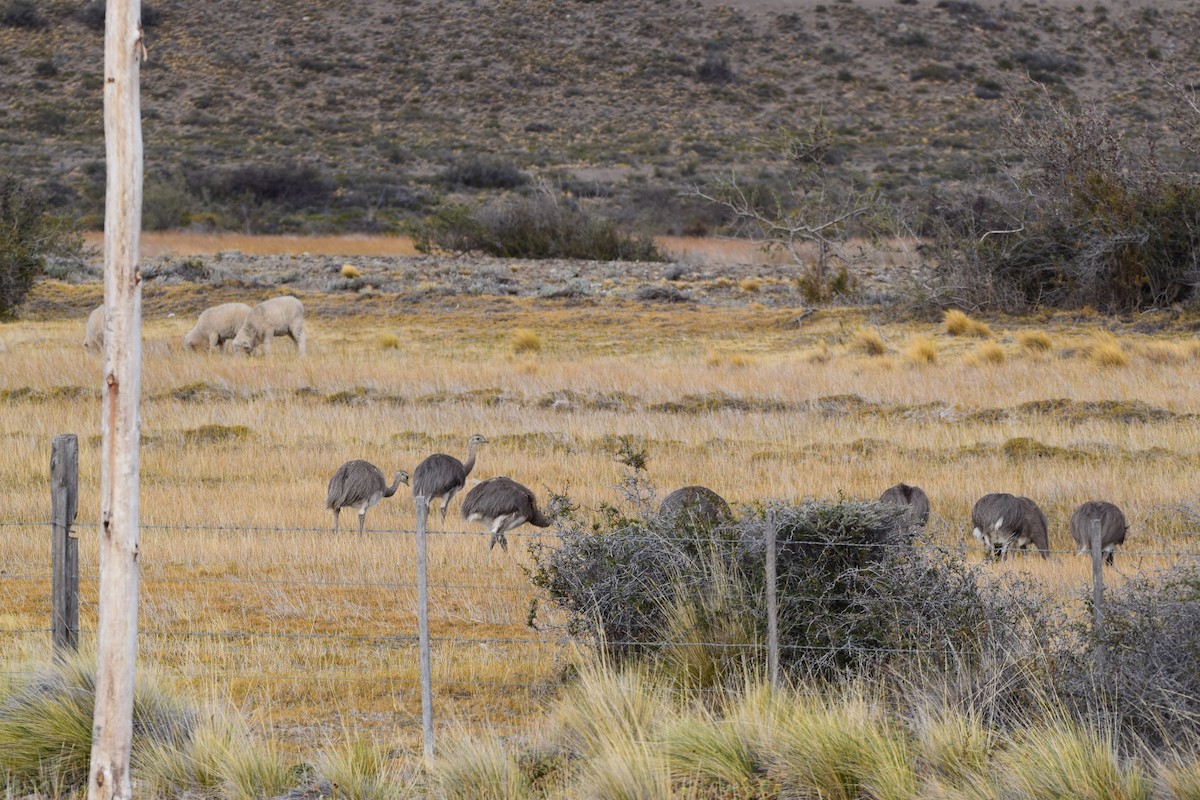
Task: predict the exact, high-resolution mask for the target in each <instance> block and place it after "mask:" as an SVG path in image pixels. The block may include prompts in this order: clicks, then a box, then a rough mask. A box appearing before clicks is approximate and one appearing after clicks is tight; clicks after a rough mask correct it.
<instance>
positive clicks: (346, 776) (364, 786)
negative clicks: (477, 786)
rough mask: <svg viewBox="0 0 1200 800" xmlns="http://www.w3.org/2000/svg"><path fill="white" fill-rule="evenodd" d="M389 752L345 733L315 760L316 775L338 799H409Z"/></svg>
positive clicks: (372, 742)
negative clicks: (328, 785)
mask: <svg viewBox="0 0 1200 800" xmlns="http://www.w3.org/2000/svg"><path fill="white" fill-rule="evenodd" d="M390 750H391V748H390V747H386V746H384V745H383V744H381V743H380V742H378V741H376V740H374V739H372V738H369V737H366V736H363V735H361V734H356V733H354V732H351V731H347V732H346V733H345V738H344V739H343V740H342V741H341V742H340V743H338V744H336V745H334V746H332V747H330V748H328V749H327V750H325V752H323V753H322V754H321V756H320V757H319V758H318V759H317V764H316V767H317V773H318V774H320V775H321V776H322V777H324V778H325V779H326V780H328V781H329V782H330V783H331V784H332V785H333V786H335V787H337V792H338V795H339V796H342V797H352V798H355V800H392V799H393V798H403V797H408V796H412V792H410V791H408V787H407V785H406V782H405V780H404V776H403V775H402V774H401V770H400V767H399V766H397V764H396V761H395V758H394V757H393V756H392V755H391V754H390ZM442 758H443V759H444V758H446V756H443V757H442ZM444 764H445V761H441V760H439V762H438V766H439V767H441V766H443V765H444ZM447 796H448V797H496V798H500V797H519V796H520V795H511V794H488V793H485V792H479V793H476V794H473V795H456V794H450V793H448V794H447Z"/></svg>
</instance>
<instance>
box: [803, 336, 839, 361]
mask: <svg viewBox="0 0 1200 800" xmlns="http://www.w3.org/2000/svg"><path fill="white" fill-rule="evenodd" d="M832 357H833V353H832V351H831V350H830V349H829V345H828V344H826V342H825V340H824V339H822V340H821V341H820V342H818V343H817V344H816V345H815V346H813V347H810V348H808V349H807V350H805V351H804V352H803V353H801V354H800V359H801V360H802V361H804V362H806V363H809V364H825V363H828V361H829V359H830V358H832Z"/></svg>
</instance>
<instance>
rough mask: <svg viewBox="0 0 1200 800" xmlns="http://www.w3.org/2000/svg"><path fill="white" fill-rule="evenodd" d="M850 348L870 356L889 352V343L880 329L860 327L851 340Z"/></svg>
mask: <svg viewBox="0 0 1200 800" xmlns="http://www.w3.org/2000/svg"><path fill="white" fill-rule="evenodd" d="M850 349H851V350H853V351H854V352H856V353H862V354H863V355H868V356H881V355H883V354H884V353H886V352H887V345H886V344H884V343H883V337H882V336H880V335H879V331H877V330H874V329H873V328H859V329H858V330H857V331H855V333H854V337H853V338H852V339H851V340H850Z"/></svg>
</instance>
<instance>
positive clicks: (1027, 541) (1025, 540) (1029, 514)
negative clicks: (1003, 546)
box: [1014, 497, 1050, 558]
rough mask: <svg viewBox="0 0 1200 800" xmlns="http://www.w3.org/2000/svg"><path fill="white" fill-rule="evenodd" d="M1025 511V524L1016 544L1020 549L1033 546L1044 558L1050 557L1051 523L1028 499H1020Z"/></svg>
mask: <svg viewBox="0 0 1200 800" xmlns="http://www.w3.org/2000/svg"><path fill="white" fill-rule="evenodd" d="M1017 500H1019V501H1020V502H1021V507H1022V508H1023V509H1024V510H1025V519H1024V524H1023V525H1022V526H1021V533H1020V534H1018V536H1017V538H1016V541H1015V542H1014V544H1015V545H1016V547H1017V548H1018V549H1023V548H1025V547H1029V546H1030V545H1032V546H1033V547H1035V548H1036V549H1037V551H1038V553H1039V554H1040V555H1041V557H1042V558H1049V557H1050V522H1049V520H1047V519H1046V514H1045V513H1044V512H1043V511H1042V509H1040V508H1039V507H1038V504H1037V503H1035V502H1033V500H1031V499H1030V498H1028V497H1018V498H1017Z"/></svg>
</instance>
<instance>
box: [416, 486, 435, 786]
mask: <svg viewBox="0 0 1200 800" xmlns="http://www.w3.org/2000/svg"><path fill="white" fill-rule="evenodd" d="M416 506H417V647H418V649H419V650H420V653H419V655H418V660H419V661H420V665H421V734H422V737H421V739H422V743H423V751H424V756H425V768H426V769H431V768H432V767H433V670H432V667H431V662H430V652H429V651H430V644H429V569H428V563H429V561H428V558H427V555H426V536H425V533H426V529H427V526H428V522H429V498H428V497H418V498H416Z"/></svg>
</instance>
